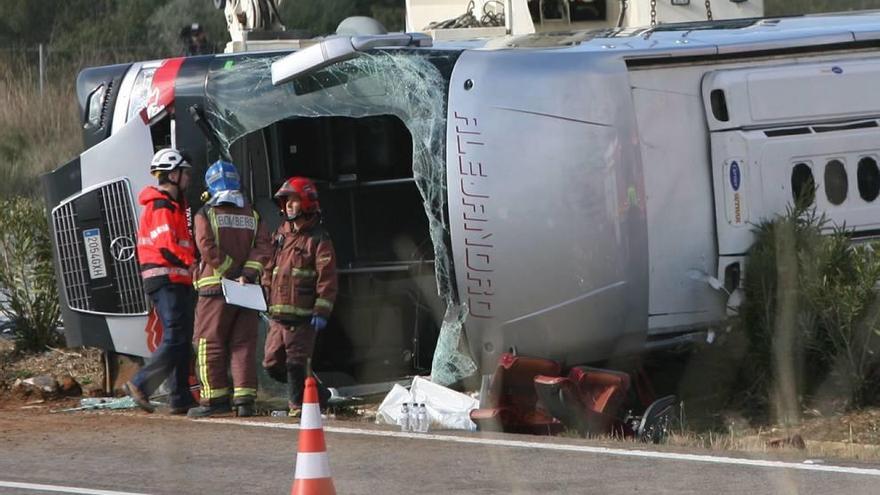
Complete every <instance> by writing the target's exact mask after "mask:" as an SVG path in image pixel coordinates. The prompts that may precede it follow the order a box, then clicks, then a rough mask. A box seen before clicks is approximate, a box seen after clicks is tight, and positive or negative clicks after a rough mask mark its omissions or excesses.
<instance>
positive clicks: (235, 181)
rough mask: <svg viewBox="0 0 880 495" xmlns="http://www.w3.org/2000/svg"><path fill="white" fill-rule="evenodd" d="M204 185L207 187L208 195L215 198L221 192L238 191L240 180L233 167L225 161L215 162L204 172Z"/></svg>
mask: <svg viewBox="0 0 880 495" xmlns="http://www.w3.org/2000/svg"><path fill="white" fill-rule="evenodd" d="M205 184H206V185H207V186H208V194H210V195H211V196H216V195H217V194H218V193H220V192H222V191H238V190H239V189H241V178H240V177H239V175H238V170H237V169H236V168H235V165H233V164H232V163H229V162H227V161H223V160H217V161H216V162H214V164H213V165H211V166H210V167H208V171H207V172H205Z"/></svg>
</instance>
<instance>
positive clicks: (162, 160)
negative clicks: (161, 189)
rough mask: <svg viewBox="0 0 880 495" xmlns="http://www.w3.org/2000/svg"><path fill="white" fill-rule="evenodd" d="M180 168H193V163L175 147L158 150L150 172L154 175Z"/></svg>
mask: <svg viewBox="0 0 880 495" xmlns="http://www.w3.org/2000/svg"><path fill="white" fill-rule="evenodd" d="M178 168H192V165H190V163H189V159H188V158H187V157H186V155H184V154H183V153H181V152H180V151H177V150H176V149H174V148H165V149H161V150H159V151H157V152H156V154H155V155H153V160H152V161H151V162H150V173H151V174H153V175H156V174H157V173H159V172H171V171H172V170H176V169H178Z"/></svg>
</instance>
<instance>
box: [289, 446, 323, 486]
mask: <svg viewBox="0 0 880 495" xmlns="http://www.w3.org/2000/svg"><path fill="white" fill-rule="evenodd" d="M329 477H330V460H329V459H328V458H327V452H305V453H303V452H300V453H299V454H297V455H296V474H295V475H294V478H295V479H298V480H311V479H316V478H329Z"/></svg>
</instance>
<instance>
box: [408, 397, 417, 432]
mask: <svg viewBox="0 0 880 495" xmlns="http://www.w3.org/2000/svg"><path fill="white" fill-rule="evenodd" d="M409 431H412V432H415V433H418V432H419V404H418V403H416V402H413V403H412V404H410V405H409Z"/></svg>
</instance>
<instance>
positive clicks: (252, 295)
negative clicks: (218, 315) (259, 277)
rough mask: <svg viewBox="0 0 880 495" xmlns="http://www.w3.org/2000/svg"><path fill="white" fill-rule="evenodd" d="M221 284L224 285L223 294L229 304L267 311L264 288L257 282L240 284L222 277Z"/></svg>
mask: <svg viewBox="0 0 880 495" xmlns="http://www.w3.org/2000/svg"><path fill="white" fill-rule="evenodd" d="M220 285H221V286H222V287H223V296H224V297H225V298H226V303H227V304H234V305H236V306H241V307H242V308H248V309H255V310H257V311H266V310H267V309H268V307H267V306H266V298H264V297H263V288H262V287H260V286H259V285H257V284H240V283H238V282H236V281H235V280H229V279H228V278H221V279H220Z"/></svg>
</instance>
